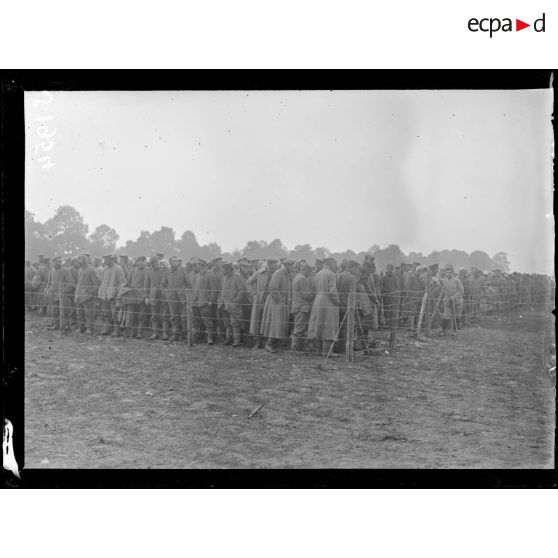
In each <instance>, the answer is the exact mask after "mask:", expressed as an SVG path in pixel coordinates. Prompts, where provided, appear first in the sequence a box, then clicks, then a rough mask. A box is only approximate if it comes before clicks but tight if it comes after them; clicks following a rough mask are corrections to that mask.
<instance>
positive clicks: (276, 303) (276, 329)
mask: <svg viewBox="0 0 558 558" xmlns="http://www.w3.org/2000/svg"><path fill="white" fill-rule="evenodd" d="M293 267H294V261H293V260H290V259H285V260H283V265H282V266H281V267H280V268H279V269H278V270H277V271H276V272H275V273H274V274H273V276H272V277H271V281H270V282H269V288H268V290H269V296H268V297H267V298H266V301H265V305H264V310H263V314H262V324H261V326H260V333H261V334H262V335H263V337H267V343H266V345H265V349H266V351H268V352H270V353H276V352H277V346H278V344H279V341H280V340H282V339H286V338H287V335H288V324H289V310H290V299H291V276H292V271H293Z"/></svg>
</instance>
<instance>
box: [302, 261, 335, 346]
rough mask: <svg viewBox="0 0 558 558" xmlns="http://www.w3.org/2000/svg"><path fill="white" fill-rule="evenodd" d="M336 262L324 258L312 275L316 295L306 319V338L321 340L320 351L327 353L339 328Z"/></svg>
mask: <svg viewBox="0 0 558 558" xmlns="http://www.w3.org/2000/svg"><path fill="white" fill-rule="evenodd" d="M336 267H337V266H336V262H335V260H334V259H333V258H326V259H325V260H324V268H323V269H322V270H321V271H319V272H318V273H316V275H315V276H314V289H315V290H316V296H315V298H314V302H313V303H312V310H311V311H310V318H309V320H308V339H316V340H318V341H321V342H322V353H324V354H327V352H328V351H329V347H330V345H331V343H332V341H333V340H334V339H335V338H336V336H337V330H338V329H339V295H338V293H337V281H336V277H335V271H334V270H335V269H336Z"/></svg>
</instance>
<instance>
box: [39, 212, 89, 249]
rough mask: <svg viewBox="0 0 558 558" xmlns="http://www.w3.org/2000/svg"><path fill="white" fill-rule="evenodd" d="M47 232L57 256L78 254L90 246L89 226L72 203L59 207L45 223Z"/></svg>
mask: <svg viewBox="0 0 558 558" xmlns="http://www.w3.org/2000/svg"><path fill="white" fill-rule="evenodd" d="M45 227H46V231H47V234H48V235H49V237H50V239H51V242H52V244H51V246H52V248H51V251H52V253H53V255H57V256H77V255H78V253H79V252H81V251H84V250H85V249H86V248H87V247H88V244H89V242H88V240H87V237H86V235H87V231H88V228H89V227H88V226H87V225H86V224H85V223H84V222H83V217H82V216H81V214H80V213H79V212H78V211H77V210H76V209H74V208H73V207H71V206H70V205H63V206H61V207H59V208H58V209H57V211H56V213H55V214H54V216H53V217H51V218H50V219H49V220H48V221H47V222H46V223H45Z"/></svg>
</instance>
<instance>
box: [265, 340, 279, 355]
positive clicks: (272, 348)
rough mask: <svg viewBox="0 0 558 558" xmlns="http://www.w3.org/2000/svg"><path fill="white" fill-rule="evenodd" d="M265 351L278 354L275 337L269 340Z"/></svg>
mask: <svg viewBox="0 0 558 558" xmlns="http://www.w3.org/2000/svg"><path fill="white" fill-rule="evenodd" d="M265 350H266V351H267V352H268V353H276V352H277V347H276V346H275V339H273V337H270V338H269V339H268V340H267V343H266V344H265Z"/></svg>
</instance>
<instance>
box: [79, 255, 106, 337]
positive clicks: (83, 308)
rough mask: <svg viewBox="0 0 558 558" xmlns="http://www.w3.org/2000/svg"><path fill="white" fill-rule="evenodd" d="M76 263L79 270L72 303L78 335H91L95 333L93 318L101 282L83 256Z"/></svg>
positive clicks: (86, 258) (95, 312)
mask: <svg viewBox="0 0 558 558" xmlns="http://www.w3.org/2000/svg"><path fill="white" fill-rule="evenodd" d="M77 262H78V265H79V267H80V270H79V273H78V280H77V287H76V292H75V295H74V302H75V304H76V308H77V322H78V328H79V332H80V333H87V335H93V334H94V332H95V316H96V314H97V308H96V304H97V294H98V292H99V285H100V284H101V282H100V281H99V278H98V277H97V273H96V271H95V268H94V267H93V266H92V265H91V264H90V262H89V259H88V257H87V256H86V255H85V254H81V255H80V256H79V257H78V259H77ZM86 327H87V329H86Z"/></svg>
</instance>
